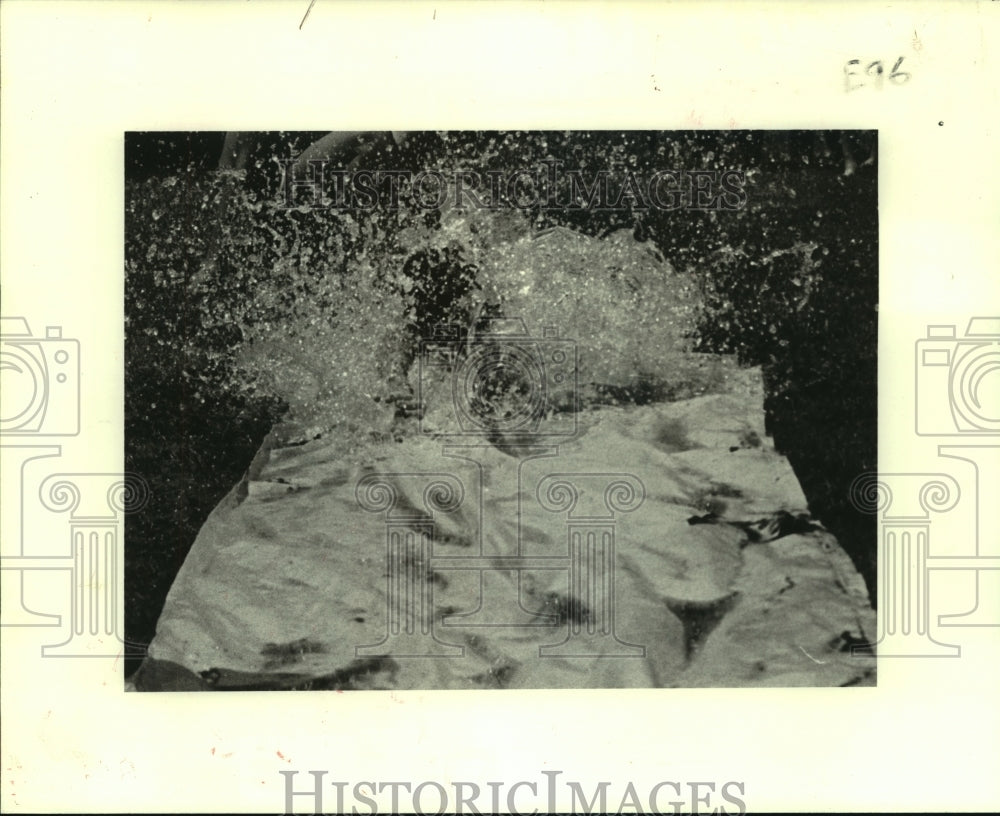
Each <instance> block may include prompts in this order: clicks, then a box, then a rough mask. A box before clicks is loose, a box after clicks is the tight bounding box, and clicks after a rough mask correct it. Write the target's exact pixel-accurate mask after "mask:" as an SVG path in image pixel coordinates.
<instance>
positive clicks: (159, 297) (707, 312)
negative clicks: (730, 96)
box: [125, 131, 878, 674]
mask: <svg viewBox="0 0 1000 816" xmlns="http://www.w3.org/2000/svg"><path fill="white" fill-rule="evenodd" d="M324 135H325V134H324V133H323V132H273V133H263V134H230V137H229V141H228V142H227V135H226V134H224V133H129V134H126V140H125V180H126V213H125V256H126V287H125V315H126V337H125V354H126V360H125V461H126V470H127V471H130V472H133V473H137V474H139V475H140V476H142V477H143V478H144V479H145V480H146V481H147V483H148V485H149V492H150V501H149V502H148V504H147V505H146V506H145V508H144V509H143V510H142V511H141V512H138V513H135V514H131V515H128V516H126V521H125V549H126V552H125V606H126V640H127V641H128V642H129V644H131V645H130V646H129V652H128V655H127V667H126V671H127V673H129V674H130V673H131V672H132V671H134V669H135V668H136V667H137V665H138V661H139V659H140V658H141V657H142V654H143V652H144V647H143V646H142V644H148V643H149V641H150V640H151V639H152V637H153V634H154V632H155V625H156V620H157V618H158V616H159V614H160V610H161V608H162V604H163V601H164V599H165V597H166V594H167V591H168V590H169V588H170V585H171V583H172V581H173V579H174V576H175V575H176V573H177V570H178V569H179V568H180V565H181V564H182V563H183V560H184V558H185V556H186V554H187V551H188V549H189V548H190V546H191V544H192V543H193V541H194V538H195V535H196V534H197V532H198V529H199V528H200V526H201V525H202V524H203V522H204V520H205V518H206V517H207V516H208V514H209V512H210V511H211V510H212V508H213V507H214V506H215V505H216V504H217V503H218V501H219V500H220V499H221V498H222V496H224V495H225V494H226V493H227V492H228V491H229V490H230V489H231V488H232V487H233V485H234V484H235V483H236V482H237V481H238V480H239V479H240V477H241V476H242V474H243V473H244V471H245V470H246V468H247V466H248V464H249V462H250V459H251V458H252V457H253V455H254V453H255V452H256V450H257V448H258V447H259V445H260V444H261V441H262V439H263V437H264V435H265V434H266V433H267V431H268V430H269V429H270V427H271V425H272V424H273V423H274V421H275V420H276V419H278V418H279V417H280V416H281V414H282V412H283V409H284V406H283V405H282V404H281V403H280V401H278V400H276V399H273V398H268V397H266V396H263V395H254V394H248V393H246V392H243V391H240V390H238V389H233V388H231V387H229V385H228V383H229V382H230V380H229V379H227V377H228V375H229V373H230V372H228V371H227V363H226V359H227V358H226V350H227V349H230V348H232V347H233V346H234V345H235V344H236V343H238V341H239V339H240V332H241V329H240V326H239V325H238V324H234V325H232V326H231V327H228V328H227V327H226V324H225V323H224V322H222V323H219V322H214V323H212V324H211V326H210V327H208V328H206V323H205V321H204V320H203V319H202V317H201V316H203V315H204V314H205V311H204V310H205V309H206V308H208V309H210V310H212V309H214V310H221V312H222V313H225V310H226V309H227V308H230V307H235V306H238V305H239V304H240V303H241V302H244V301H246V300H247V299H248V298H252V297H253V292H254V278H253V275H252V274H250V272H248V271H247V267H248V265H251V264H248V262H247V261H246V259H247V258H252V259H253V264H252V266H254V268H256V269H263V270H270V269H272V268H273V266H274V261H275V260H276V259H278V258H279V257H280V258H282V259H284V260H288V259H289V258H290V257H291V256H294V257H292V258H291V260H292V261H293V262H292V264H291V268H292V270H293V272H292V275H293V276H294V275H297V276H298V277H299V278H300V280H296V281H292V282H294V283H295V286H296V288H295V289H294V291H305V292H308V280H309V276H310V275H317V274H339V270H340V269H342V268H343V264H344V260H345V259H346V258H348V257H351V255H352V253H358V252H361V251H363V243H364V240H365V238H364V236H365V235H367V236H368V239H370V237H371V236H372V235H376V236H382V237H384V238H385V239H386V240H390V239H391V236H392V234H393V231H394V230H396V229H399V228H401V226H402V219H399V221H400V223H397V222H396V221H392V222H390V221H388V220H385V219H383V221H381V222H378V223H375V221H372V222H371V223H370V224H366V223H362V224H361V227H362V237H361V238H358V239H357V240H356V241H355V242H354V243H352V240H351V239H350V237H349V235H348V234H347V233H346V232H344V236H345V237H344V240H343V241H341V243H340V244H339V247H340V248H339V249H338V252H337V254H336V257H332V258H331V257H327V258H325V259H324V262H323V263H322V264H320V265H319V266H320V267H321V269H320V271H317V264H316V262H315V258H316V253H315V252H312V251H311V250H310V252H312V254H310V252H307V251H306V249H305V247H307V246H308V245H309V244H310V241H312V242H313V243H314V246H315V247H317V248H318V247H327V246H328V243H327V239H328V238H329V236H330V234H331V232H337V231H338V230H341V228H342V225H341V224H340V223H339V222H337V220H336V219H337V216H336V214H335V213H332V214H329V216H328V218H327V216H324V218H327V220H323V219H319V218H315V217H312V216H310V215H308V214H305V215H303V214H296V213H287V214H283V215H282V217H281V218H273V217H268V216H267V215H266V212H267V211H266V208H265V215H263V216H257V215H255V214H256V213H259V212H260V211H261V206H262V204H263V203H269V204H271V203H273V202H275V201H277V193H278V185H279V181H280V175H279V172H278V165H277V163H276V162H275V159H276V158H279V157H281V158H285V157H288V158H290V157H295V156H297V155H299V153H300V152H301V151H302V150H304V149H305V148H306V147H308V146H309V145H310V144H312V143H314V142H315V141H316V140H318V139H320V138H321V137H323V136H324ZM876 144H877V134H876V133H875V132H872V131H864V132H861V131H851V132H831V131H778V132H763V131H721V132H716V131H690V132H680V131H669V132H649V131H642V132H621V131H586V132H575V133H563V132H558V133H556V132H549V133H542V132H530V133H506V132H499V133H498V132H495V131H494V132H456V133H430V132H428V133H415V134H411V135H410V136H409V137H408V138H407V140H406V141H405V142H404V143H403V145H401V146H400V145H397V144H395V143H394V141H393V140H392V139H391V138H390V137H389V135H388V134H378V133H373V134H364V135H362V136H361V137H360V138H358V139H355V140H353V141H350V142H348V143H346V144H344V145H341V146H340V147H339V148H338V149H337V151H335V152H334V153H332V154H331V158H332V160H334V161H335V162H336V161H337V160H340V161H341V162H342V163H343V164H344V165H345V166H346V165H348V164H349V163H350V162H352V161H353V162H355V165H357V163H358V162H359V161H362V162H364V166H365V167H366V168H375V167H388V166H397V167H405V168H408V169H412V170H413V171H414V172H418V171H419V170H420V169H422V168H430V167H435V166H438V167H441V166H445V165H447V166H456V165H457V166H461V167H463V168H466V169H473V170H478V171H480V172H483V171H485V170H488V169H502V170H508V171H509V170H511V169H512V168H517V167H532V166H534V165H535V164H537V162H538V161H539V160H541V159H544V158H547V157H556V158H559V159H560V160H562V161H563V162H564V164H565V169H566V170H573V169H581V170H583V171H584V172H585V174H586V173H590V174H592V173H595V172H597V171H598V170H601V169H605V168H608V167H611V166H615V165H616V164H620V165H621V166H627V167H630V168H631V169H633V170H634V171H636V172H637V173H646V174H648V173H651V172H654V171H655V170H657V169H677V168H681V169H719V170H730V169H737V170H743V171H745V172H747V173H748V183H747V191H748V203H747V206H746V207H745V208H744V209H742V210H740V211H738V212H717V213H716V212H702V211H692V210H678V211H671V212H664V211H642V210H626V211H613V212H592V211H591V212H587V211H583V212H570V211H557V212H529V213H527V217H529V218H531V219H532V220H533V221H534V224H535V226H537V227H545V226H551V225H554V224H564V225H566V226H571V227H573V228H574V229H578V230H581V231H583V232H586V233H588V234H592V235H602V234H605V233H607V232H609V231H611V230H614V229H620V228H622V227H629V228H631V229H633V230H634V231H635V234H636V237H637V238H639V239H640V240H646V239H650V240H652V241H654V242H655V243H656V244H657V245H658V247H659V248H660V249H661V251H662V252H663V254H664V256H665V257H666V258H667V259H668V260H669V261H670V262H671V263H672V264H673V265H674V266H675V267H676V268H678V269H690V270H692V271H693V272H695V274H696V275H698V276H699V279H700V280H701V283H702V290H703V294H704V304H703V309H702V315H701V319H700V325H699V331H698V333H697V336H696V337H695V338H693V340H694V342H695V343H696V346H697V347H698V348H699V349H701V350H706V351H719V352H730V353H735V354H737V355H738V356H739V357H740V359H741V360H742V361H743V362H744V363H747V364H752V365H760V366H762V368H763V370H764V375H765V387H766V392H767V393H766V400H765V409H766V414H767V422H768V428H769V432H770V433H771V434H772V435H773V437H774V440H775V444H776V446H777V447H778V450H779V451H781V452H782V453H784V454H785V455H787V456H788V458H789V460H790V462H791V464H792V467H793V468H794V469H795V473H796V475H797V477H798V479H799V481H800V483H801V484H802V488H803V490H804V492H805V495H806V497H807V499H808V500H809V505H810V510H811V512H812V514H813V515H814V516H815V517H817V518H818V519H819V520H820V521H822V522H823V524H824V525H825V526H826V527H827V528H828V529H830V531H831V532H832V533H833V534H834V535H836V536H837V538H838V540H839V541H840V543H841V545H842V546H843V547H844V548H845V550H846V551H847V552H848V553H849V554H850V556H851V557H852V559H853V560H854V562H855V564H856V565H857V567H858V569H859V571H860V572H861V574H862V575H863V577H864V578H865V581H866V583H867V585H868V588H869V593H870V595H871V597H872V601H873V604H874V602H875V600H876V597H875V592H876V525H875V518H874V516H871V515H865V514H862V513H860V512H859V511H858V510H857V509H855V508H854V506H853V505H852V504H851V502H850V500H849V493H848V489H849V487H850V484H851V482H852V481H853V480H854V479H855V477H857V476H859V475H860V474H862V473H864V472H867V471H875V470H876V469H877V461H876V456H877V390H876V388H877V386H876V383H877V356H876V347H877V297H878V186H877V170H876V168H877V162H876V161H875V158H876V156H875V149H876ZM224 146H226V147H227V150H225V151H224V149H223V148H224ZM234 146H235V148H236V149H235V150H231V149H229V148H233V147H234ZM220 167H221V168H226V169H235V170H237V171H239V172H238V173H237V174H236V175H235V176H233V177H228V178H224V179H221V180H220V179H219V178H218V177H219V174H218V173H217V172H216V171H217V170H219V169H220ZM174 179H176V182H174ZM206 202H207V203H206ZM383 215H384V214H383ZM411 215H412V217H413V218H418V217H419V218H421V219H423V220H424V221H426V222H428V223H430V225H431V226H433V222H434V219H435V217H436V214H435V213H421V214H419V215H417V214H411ZM376 217H378V216H376V215H373V216H372V218H373V219H374V218H376ZM255 219H257V220H255ZM261 219H264V220H266V221H267V224H266V228H267V230H268V231H269V232H276V233H278V234H279V237H278V238H275V239H273V241H272V240H271V239H266V240H261V241H257V239H256V238H254V237H253V236H256V235H257V234H258V233H259V234H263V232H262V231H261ZM362 221H363V219H362ZM366 226H369V227H371V229H370V230H369V231H368V232H365V230H364V227H366ZM286 234H287V235H289V236H291V235H294V240H291V239H290V240H288V241H283V240H281V236H283V235H286ZM339 234H340V233H338V236H339ZM247 236H251V237H250V238H247ZM255 241H257V242H256V243H255ZM807 247H808V248H811V249H809V251H808V254H803V253H804V252H805V249H804V248H807ZM776 251H778V252H777V253H776ZM328 255H329V253H328ZM310 258H311V259H312V260H311V261H310ZM435 263H436V264H438V265H439V266H437V267H434V268H429V269H428V270H427V274H428V275H431V276H436V277H437V278H439V279H442V278H443V279H449V278H450V277H454V276H455V275H456V274H457V273H456V270H461V273H462V274H464V269H465V267H463V266H462V263H463V261H462V259H461V258H460V257H455V258H448V257H441V258H437V259H435ZM206 266H207V267H209V273H208V275H209V278H210V280H209V282H208V283H207V284H200V283H196V281H197V280H198V275H204V274H205V272H204V270H205V268H206ZM411 266H412V259H411ZM199 270H201V272H199ZM254 274H263V273H260V272H256V273H254ZM164 281H166V283H164ZM212 281H214V282H216V285H215V286H213V285H212ZM220 281H221V282H224V283H223V284H222V285H218V282H220ZM303 281H304V283H303ZM804 282H805V283H804ZM303 287H304V288H303ZM804 287H805V289H808V298H804V295H805V289H804ZM290 291H292V289H290ZM803 303H805V304H806V305H805V306H803ZM286 305H287V306H288V308H293V304H286ZM418 306H419V307H420V309H419V310H421V311H423V312H425V313H426V312H427V311H428V310H434V309H437V308H438V307H439V306H438V305H436V304H433V303H430V302H428V301H427V300H426V299H425V301H423V302H421V303H419V304H418ZM333 308H335V306H333ZM440 308H444V307H440ZM234 310H235V309H234ZM272 317H280V315H279V314H277V313H276V314H275V315H272ZM135 644H138V645H135Z"/></svg>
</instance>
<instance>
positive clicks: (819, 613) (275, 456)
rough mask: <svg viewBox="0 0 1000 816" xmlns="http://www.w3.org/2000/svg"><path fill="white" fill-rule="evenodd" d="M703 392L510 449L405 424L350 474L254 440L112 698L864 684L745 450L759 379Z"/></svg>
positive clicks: (856, 599) (316, 449)
mask: <svg viewBox="0 0 1000 816" xmlns="http://www.w3.org/2000/svg"><path fill="white" fill-rule="evenodd" d="M709 363H711V364H713V365H718V362H717V361H714V362H713V361H711V360H709V359H708V358H706V365H708V364H709ZM721 382H722V383H723V385H722V386H721V387H719V388H717V389H716V390H717V393H711V394H704V395H702V396H698V397H694V398H690V399H684V400H678V401H673V402H663V403H656V404H647V405H641V406H635V405H632V406H620V407H608V406H605V407H601V408H596V409H592V410H588V411H581V412H580V413H579V414H578V415H576V417H575V420H574V423H575V424H574V427H572V428H570V429H569V431H571V432H570V433H567V434H566V435H565V436H563V437H558V436H552V437H549V438H542V437H538V438H537V439H534V440H533V439H530V438H529V439H525V438H523V436H522V437H517V438H514V437H511V438H506V439H505V438H503V437H502V435H501V436H499V437H497V436H494V438H493V439H492V441H491V442H483V440H482V439H481V438H478V437H475V436H471V437H468V438H463V437H461V436H449V437H445V438H442V437H440V436H434V435H433V433H432V432H433V431H434V430H435V428H434V426H433V422H432V419H433V415H434V412H433V410H429V411H428V413H427V416H428V417H429V420H428V421H429V422H430V425H428V427H427V428H425V429H424V428H422V429H420V430H422V431H424V432H418V433H414V434H412V435H410V436H408V437H407V438H405V439H404V440H403V441H402V442H397V441H392V442H386V443H385V444H383V445H381V446H378V447H376V448H374V449H373V450H372V451H371V453H370V455H368V456H366V457H364V458H361V459H359V460H357V461H352V460H351V457H345V456H344V454H343V451H342V450H341V448H340V446H339V445H338V444H336V442H334V441H332V440H330V439H324V438H319V439H314V440H312V441H309V442H307V443H304V444H293V445H283V443H282V440H281V434H280V433H279V432H277V431H276V432H275V433H273V434H272V436H271V437H269V439H268V440H267V442H265V445H264V447H263V448H262V449H261V452H260V454H259V455H258V457H257V459H256V460H255V462H254V465H253V466H252V467H251V470H250V472H249V473H248V474H247V477H246V478H245V479H244V480H243V481H242V482H241V483H240V484H239V485H237V486H236V487H235V488H234V489H233V491H232V492H231V493H230V494H229V495H228V496H227V497H226V498H225V499H224V500H223V501H222V502H221V503H220V504H219V506H218V507H217V508H216V509H215V511H214V512H213V513H212V515H211V516H210V518H209V519H208V521H207V522H206V523H205V525H204V527H203V528H202V530H201V532H200V534H199V535H198V538H197V540H196V541H195V543H194V545H193V547H192V549H191V551H190V554H189V555H188V557H187V560H186V561H185V563H184V565H183V567H182V569H181V571H180V573H179V574H178V576H177V578H176V580H175V582H174V584H173V587H172V589H171V591H170V594H169V597H168V599H167V602H166V606H165V608H164V610H163V613H162V616H161V618H160V621H159V625H158V629H157V634H156V637H155V640H154V641H153V643H152V645H151V647H150V651H149V657H148V658H147V660H146V662H145V664H144V665H143V667H142V668H141V669H140V671H139V673H138V674H137V676H136V680H135V683H136V687H137V688H138V689H140V690H169V689H206V690H208V689H226V688H234V689H239V688H303V689H304V688H317V689H319V688H374V689H445V688H447V689H477V688H594V687H600V688H621V687H665V686H677V687H692V686H837V685H854V684H859V683H864V684H870V683H872V682H873V678H874V658H873V657H872V656H871V655H870V654H868V653H865V651H864V650H863V649H862V650H860V651H859V650H858V649H857V648H855V646H856V644H857V643H859V642H863V641H864V640H865V639H866V638H867V637H869V636H871V635H872V634H873V633H874V623H875V621H874V612H873V611H872V610H871V608H870V606H869V604H868V599H867V595H866V592H865V588H864V583H863V581H862V580H861V578H860V576H859V575H858V573H857V572H856V571H855V569H854V567H853V565H852V563H851V561H850V559H849V558H848V557H847V555H846V554H845V553H844V551H843V550H842V549H841V547H840V546H839V545H838V543H837V541H836V540H835V539H834V538H833V536H831V535H830V533H829V532H827V531H826V530H824V529H823V528H822V527H821V526H820V525H819V524H818V523H816V522H815V521H814V520H812V519H810V518H809V517H808V514H807V506H806V501H805V498H804V496H803V494H802V492H801V489H800V487H799V484H798V482H797V481H796V478H795V475H794V473H793V472H792V470H791V468H790V466H789V463H788V462H787V460H786V459H785V458H784V457H782V456H781V455H779V454H777V453H776V452H775V450H774V449H773V447H772V444H771V442H770V440H769V438H768V437H767V436H766V434H765V430H764V422H763V411H762V404H763V394H762V388H761V382H760V373H759V371H757V370H743V371H741V370H736V369H734V368H732V367H731V366H730V367H728V368H727V369H726V371H725V375H724V376H723V377H722V378H721ZM439 407H440V406H439ZM446 413H447V411H446Z"/></svg>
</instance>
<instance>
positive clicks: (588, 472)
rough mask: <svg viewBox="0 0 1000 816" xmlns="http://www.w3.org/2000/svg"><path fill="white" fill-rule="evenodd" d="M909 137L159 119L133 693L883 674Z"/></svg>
mask: <svg viewBox="0 0 1000 816" xmlns="http://www.w3.org/2000/svg"><path fill="white" fill-rule="evenodd" d="M877 148H878V134H877V133H876V132H874V131H822V130H820V131H739V130H732V131H614V130H600V131H593V130H590V131H421V132H402V131H389V132H378V131H360V132H343V131H331V132H327V133H323V132H312V133H301V132H284V131H275V132H252V133H247V132H225V133H197V132H194V133H164V132H152V133H150V132H145V133H128V134H126V137H125V326H126V336H125V353H126V360H125V364H126V373H125V382H126V391H125V406H126V417H125V429H126V438H125V449H126V470H127V471H129V472H132V473H136V474H140V475H142V476H143V478H145V479H146V480H147V482H149V493H150V495H151V496H153V497H159V503H157V500H156V499H153V500H152V501H151V502H150V504H149V505H147V507H146V508H145V509H144V512H143V513H141V514H133V515H131V516H129V517H128V518H127V519H126V527H125V540H126V550H125V567H126V573H125V575H126V593H127V594H126V598H127V602H126V634H127V642H128V643H132V644H134V643H143V642H149V643H150V646H149V649H148V651H147V652H146V654H145V656H144V658H143V660H142V662H141V666H140V667H139V668H138V670H137V671H136V673H135V675H134V676H133V678H132V681H131V682H132V685H133V687H134V688H136V689H138V690H141V691H171V690H173V691H188V690H205V691H211V690H214V691H223V690H267V689H274V690H287V689H323V690H328V689H395V688H403V689H507V688H515V689H516V688H626V687H638V688H642V687H688V686H733V687H740V686H779V687H780V686H855V685H859V684H863V685H870V684H873V683H874V682H875V661H874V654H873V651H874V648H875V647H874V640H875V634H876V632H875V617H874V605H875V600H876V598H877V587H876V572H875V554H876V547H875V528H874V517H873V515H872V514H870V513H867V514H866V513H865V512H864V509H865V508H864V507H863V506H862V505H860V504H858V503H854V504H852V502H851V489H852V481H854V480H855V478H856V477H857V476H858V474H863V473H871V472H873V471H875V470H876V467H877V462H876V453H877V448H876V443H877V415H876V405H877V393H876V391H877V389H876V341H877V332H876V322H875V321H876V307H877V294H878V200H877V159H878V156H877ZM154 624H155V633H154V631H153V626H154Z"/></svg>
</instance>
